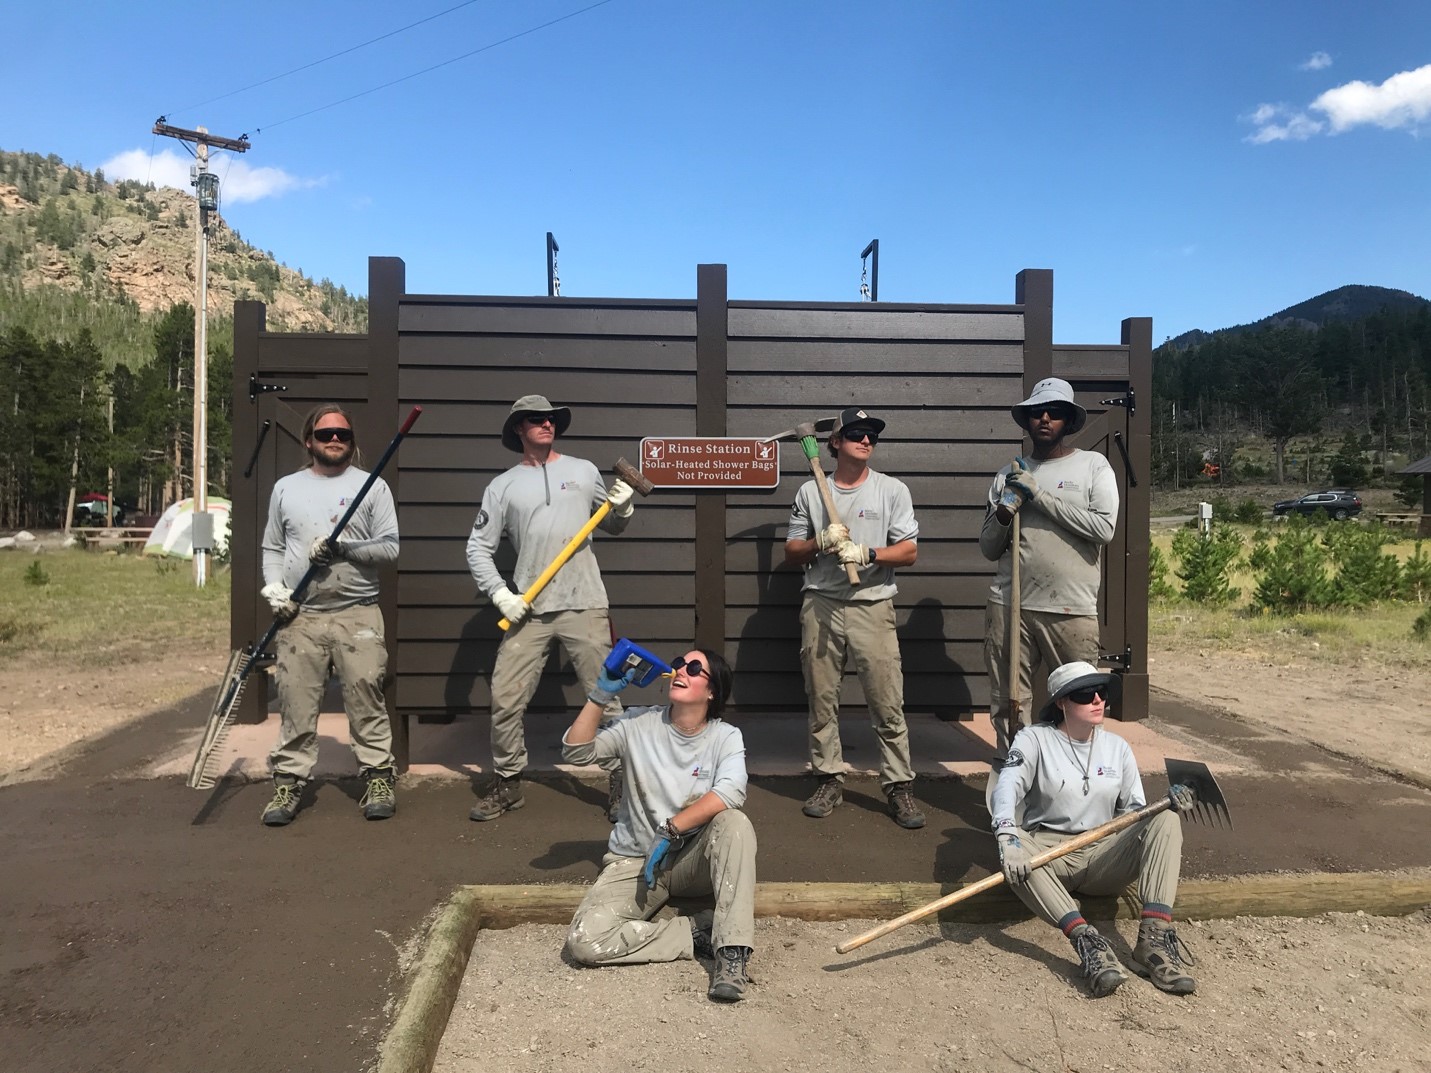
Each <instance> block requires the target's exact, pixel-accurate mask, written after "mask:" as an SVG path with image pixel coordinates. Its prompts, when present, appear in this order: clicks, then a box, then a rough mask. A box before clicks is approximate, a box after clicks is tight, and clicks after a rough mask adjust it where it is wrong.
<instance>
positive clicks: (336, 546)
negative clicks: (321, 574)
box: [308, 537, 347, 566]
mask: <svg viewBox="0 0 1431 1073" xmlns="http://www.w3.org/2000/svg"><path fill="white" fill-rule="evenodd" d="M346 558H347V556H346V555H345V554H344V553H343V542H342V541H341V540H334V541H332V542H330V541H329V540H328V538H327V537H315V538H314V539H313V544H312V545H311V546H310V547H309V549H308V561H309V562H310V563H313V564H314V565H316V566H327V565H328V564H329V563H331V562H332V561H333V560H334V559H346Z"/></svg>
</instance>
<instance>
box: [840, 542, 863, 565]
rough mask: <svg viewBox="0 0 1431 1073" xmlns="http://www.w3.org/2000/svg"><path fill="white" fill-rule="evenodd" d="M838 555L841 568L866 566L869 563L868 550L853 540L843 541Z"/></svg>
mask: <svg viewBox="0 0 1431 1073" xmlns="http://www.w3.org/2000/svg"><path fill="white" fill-rule="evenodd" d="M839 553H840V565H841V566H868V565H869V563H870V549H869V548H867V547H865V545H863V544H856V543H855V542H854V541H853V540H846V541H843V542H842V543H841V544H840V547H839Z"/></svg>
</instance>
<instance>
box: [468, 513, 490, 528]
mask: <svg viewBox="0 0 1431 1073" xmlns="http://www.w3.org/2000/svg"><path fill="white" fill-rule="evenodd" d="M491 520H492V519H491V518H489V517H488V516H487V512H486V511H485V510H479V511H478V512H477V521H476V522H475V523H474V524H473V526H472V528H473V529H483V528H485V527H486V525H487V523H488V522H490V521H491Z"/></svg>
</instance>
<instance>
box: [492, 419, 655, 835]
mask: <svg viewBox="0 0 1431 1073" xmlns="http://www.w3.org/2000/svg"><path fill="white" fill-rule="evenodd" d="M570 425H571V410H570V409H569V408H568V407H566V406H553V405H552V404H551V403H550V402H548V401H547V399H546V397H545V396H543V395H523V396H522V397H521V398H520V399H518V400H517V401H516V402H514V403H513V404H512V408H511V410H510V411H509V412H508V414H507V420H506V421H505V422H504V423H503V425H502V446H503V447H505V448H507V450H509V451H513V452H516V453H517V454H520V455H521V456H522V460H521V461H520V462H519V463H518V464H517V465H515V466H513V467H512V468H511V469H509V470H507V471H506V472H505V473H502V474H500V475H499V476H498V477H496V478H495V479H494V480H493V481H492V483H491V484H489V485H488V486H487V489H486V491H484V492H483V493H482V506H481V509H480V510H478V512H477V520H476V521H475V522H474V523H473V525H472V535H471V536H470V537H468V539H467V565H468V567H469V568H470V569H471V571H472V577H473V578H474V579H475V580H476V582H477V586H478V588H480V589H481V590H482V591H483V592H484V593H486V594H487V595H488V596H489V597H490V598H491V600H492V602H493V603H494V604H495V605H496V606H497V609H498V610H499V611H501V612H502V614H503V616H504V617H505V618H506V619H507V620H508V621H509V622H510V623H511V624H512V628H511V629H510V630H509V631H508V632H507V635H506V636H505V637H504V638H502V644H501V646H500V647H499V648H498V649H497V660H496V663H495V664H494V665H493V667H492V766H493V769H494V778H493V780H492V785H491V787H490V788H489V789H488V791H487V793H486V795H485V796H483V797H482V799H481V800H480V801H478V802H477V805H476V806H475V807H474V808H473V809H472V812H471V818H472V819H474V820H495V819H496V818H497V817H498V816H500V815H502V813H504V812H507V811H510V810H513V809H519V808H521V807H522V805H523V804H525V803H526V802H525V801H524V799H523V796H522V785H521V780H522V772H523V771H524V770H525V768H526V766H527V745H526V735H525V732H524V728H523V716H524V715H525V714H526V711H527V704H528V703H530V701H531V699H532V694H533V693H535V692H536V689H537V684H538V682H539V681H540V680H541V676H542V668H543V667H544V666H545V665H546V661H547V654H548V652H549V651H550V649H551V646H552V644H553V642H560V643H561V646H562V648H563V649H565V650H566V654H567V656H568V658H570V660H571V662H572V666H573V667H574V668H575V669H576V675H577V678H578V679H579V680H580V682H581V688H582V689H583V690H589V689H591V688H592V687H593V686H594V685H595V684H596V679H597V676H598V675H599V674H600V673H601V662H602V660H603V659H604V658H605V657H606V653H607V652H608V651H610V649H611V621H610V618H609V616H608V615H607V607H608V606H609V605H608V603H607V599H606V587H605V586H604V585H603V584H602V581H601V571H600V569H599V568H598V567H597V565H596V555H595V554H594V553H593V551H592V548H591V542H590V540H588V541H587V542H586V544H585V545H584V546H583V547H582V548H581V549H580V550H578V551H577V552H576V554H575V555H573V556H572V557H571V558H570V559H569V560H568V561H567V563H566V564H565V565H564V566H563V567H562V568H561V570H559V571H558V572H557V575H556V577H554V578H553V579H552V580H551V582H550V583H549V584H548V585H547V587H546V588H544V589H543V590H542V591H541V593H540V594H539V595H538V596H537V598H536V600H535V601H534V602H533V603H532V604H528V603H527V602H526V601H525V600H524V599H522V597H521V596H520V595H519V593H522V592H525V591H526V589H527V587H528V586H529V585H530V584H531V583H532V582H533V581H535V580H536V579H537V577H538V576H539V575H540V574H541V573H542V571H543V570H545V569H546V568H547V566H548V565H549V564H550V563H551V561H552V560H553V559H555V558H556V557H557V554H558V553H559V552H560V551H561V550H562V549H563V548H565V547H566V545H567V542H568V541H570V540H571V538H572V537H573V536H574V535H576V533H577V532H578V531H580V529H581V527H582V526H583V525H585V524H586V523H587V521H589V520H590V518H591V516H592V514H593V513H595V511H596V510H597V508H598V507H600V506H601V504H602V503H603V502H607V501H609V502H610V503H611V510H610V511H608V512H607V515H606V517H605V518H603V519H602V521H601V525H600V528H601V529H604V530H606V531H607V532H608V533H612V534H616V533H620V532H622V531H623V530H624V529H625V528H626V526H627V523H629V522H630V520H631V515H632V513H633V511H634V510H635V505H634V504H633V503H632V496H633V490H632V488H631V486H630V485H628V484H627V483H626V482H625V481H621V480H617V481H613V482H612V484H611V490H610V492H608V491H607V489H606V485H605V484H604V483H603V481H602V479H601V472H600V471H599V470H598V469H597V468H596V467H595V466H594V465H592V464H591V463H590V462H588V461H586V460H585V459H581V458H573V457H572V456H570V455H564V454H561V453H559V452H558V451H557V450H556V446H555V445H556V440H557V437H559V436H561V435H562V434H563V433H564V432H566V430H567V428H568V427H569V426H570ZM503 534H506V537H507V540H508V541H509V542H510V543H511V545H512V548H513V549H514V550H515V551H516V553H517V565H516V569H515V570H514V571H513V573H512V585H511V586H510V587H509V586H508V584H507V582H506V580H505V579H503V577H502V575H501V574H500V573H498V571H497V565H496V563H495V561H494V558H493V557H494V555H495V554H496V551H497V545H498V542H499V541H500V540H501V538H502V536H503ZM514 590H515V591H514ZM612 707H613V709H614V710H613V712H612V716H613V717H614V716H616V715H619V714H620V713H621V706H620V705H619V704H613V706H612ZM611 776H612V777H611V781H610V791H611V797H610V800H609V801H608V804H607V817H608V818H609V819H610V820H611V821H612V822H613V823H614V822H615V821H616V810H617V808H618V806H619V798H620V786H621V778H620V770H619V768H617V769H616V770H614V771H612V772H611Z"/></svg>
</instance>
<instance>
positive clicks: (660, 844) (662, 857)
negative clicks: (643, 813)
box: [641, 820, 686, 887]
mask: <svg viewBox="0 0 1431 1073" xmlns="http://www.w3.org/2000/svg"><path fill="white" fill-rule="evenodd" d="M685 841H686V840H685V839H684V838H683V837H682V836H681V834H680V833H679V832H678V831H677V830H676V829H675V828H674V827H673V826H671V821H670V820H667V821H666V822H665V823H663V824H661V826H660V827H658V828H656V841H655V842H653V843H651V848H650V849H649V850H647V851H646V867H645V868H643V869H641V875H642V876H643V877H644V878H645V880H646V886H648V887H654V886H655V885H656V873H657V872H659V871H661V870H662V869H664V868H667V867H669V862H668V860H667V858H669V857H673V856H675V854H676V851H677V850H679V849H680V848H681V846H682V845H684V844H685Z"/></svg>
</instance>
